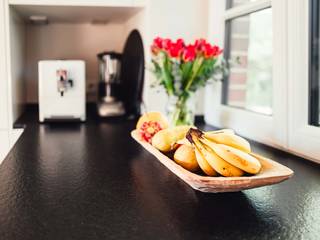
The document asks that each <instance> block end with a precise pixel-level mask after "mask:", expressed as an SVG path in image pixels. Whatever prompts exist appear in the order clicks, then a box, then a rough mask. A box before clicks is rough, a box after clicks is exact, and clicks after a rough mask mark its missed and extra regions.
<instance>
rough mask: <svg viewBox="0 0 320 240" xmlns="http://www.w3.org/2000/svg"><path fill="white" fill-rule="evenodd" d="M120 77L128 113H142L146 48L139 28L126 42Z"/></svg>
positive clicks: (123, 99) (123, 98)
mask: <svg viewBox="0 0 320 240" xmlns="http://www.w3.org/2000/svg"><path fill="white" fill-rule="evenodd" d="M120 79H121V85H122V101H123V103H124V106H125V109H126V113H127V115H129V116H130V115H135V116H136V115H140V105H141V101H142V89H143V81H144V48H143V42H142V37H141V35H140V33H139V31H138V30H133V31H132V32H131V33H130V34H129V36H128V38H127V41H126V43H125V47H124V50H123V54H122V61H121V71H120Z"/></svg>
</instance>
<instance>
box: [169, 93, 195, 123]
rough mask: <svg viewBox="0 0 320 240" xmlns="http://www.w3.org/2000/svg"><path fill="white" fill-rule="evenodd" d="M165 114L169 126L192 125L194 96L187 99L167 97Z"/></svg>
mask: <svg viewBox="0 0 320 240" xmlns="http://www.w3.org/2000/svg"><path fill="white" fill-rule="evenodd" d="M166 113H167V117H168V119H169V122H170V125H171V126H179V125H193V124H194V116H195V99H194V95H189V96H188V97H177V96H169V98H168V102H167V106H166Z"/></svg>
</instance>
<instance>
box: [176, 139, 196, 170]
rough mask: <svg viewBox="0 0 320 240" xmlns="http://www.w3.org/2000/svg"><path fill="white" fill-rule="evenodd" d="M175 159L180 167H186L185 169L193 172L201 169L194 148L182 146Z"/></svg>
mask: <svg viewBox="0 0 320 240" xmlns="http://www.w3.org/2000/svg"><path fill="white" fill-rule="evenodd" d="M173 159H174V161H175V162H176V163H178V164H179V165H180V166H182V167H184V168H185V169H187V170H189V171H191V172H194V171H197V170H198V168H199V165H198V162H197V160H196V155H195V153H194V149H193V147H190V146H187V145H181V146H180V147H178V149H177V150H176V151H175V153H174V155H173Z"/></svg>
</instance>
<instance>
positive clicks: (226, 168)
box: [200, 140, 244, 177]
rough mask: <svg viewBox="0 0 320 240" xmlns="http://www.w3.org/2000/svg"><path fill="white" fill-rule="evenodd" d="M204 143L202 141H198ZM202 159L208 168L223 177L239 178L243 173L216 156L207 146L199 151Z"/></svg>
mask: <svg viewBox="0 0 320 240" xmlns="http://www.w3.org/2000/svg"><path fill="white" fill-rule="evenodd" d="M200 141H201V142H202V143H204V142H203V141H202V140H200ZM201 153H202V155H203V157H204V158H205V159H206V160H207V161H208V163H209V164H210V166H211V167H212V168H214V170H216V171H217V172H218V173H220V174H221V175H222V176H224V177H240V176H242V175H243V174H244V172H243V171H242V170H241V169H239V168H237V167H235V166H233V165H231V164H230V163H229V162H227V161H225V160H224V159H223V158H221V157H220V156H218V155H217V154H216V153H215V152H214V151H213V150H212V149H211V148H210V147H209V146H208V145H206V144H204V145H203V147H202V150H201Z"/></svg>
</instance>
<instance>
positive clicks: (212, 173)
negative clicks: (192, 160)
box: [194, 140, 217, 176]
mask: <svg viewBox="0 0 320 240" xmlns="http://www.w3.org/2000/svg"><path fill="white" fill-rule="evenodd" d="M195 141H196V140H195ZM194 151H195V155H196V159H197V162H198V164H199V166H200V168H201V170H202V171H203V172H204V173H205V174H207V175H208V176H216V175H217V172H216V171H215V170H214V169H213V168H212V167H211V166H210V164H209V163H208V162H207V160H206V159H205V158H204V157H203V155H202V153H201V152H200V150H199V148H198V147H197V146H194Z"/></svg>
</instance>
